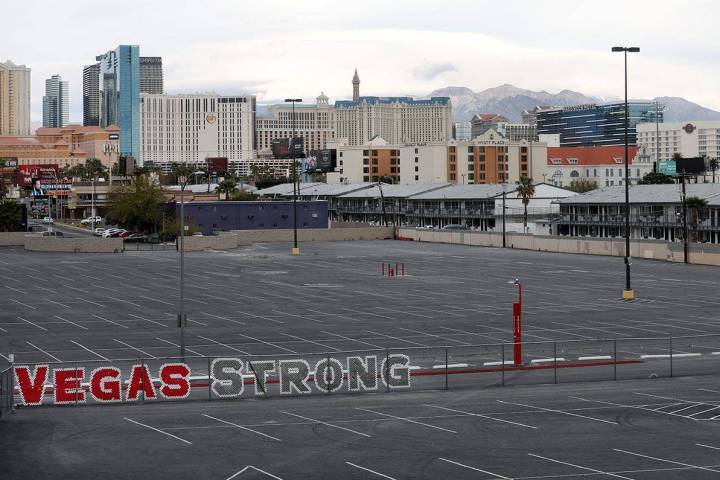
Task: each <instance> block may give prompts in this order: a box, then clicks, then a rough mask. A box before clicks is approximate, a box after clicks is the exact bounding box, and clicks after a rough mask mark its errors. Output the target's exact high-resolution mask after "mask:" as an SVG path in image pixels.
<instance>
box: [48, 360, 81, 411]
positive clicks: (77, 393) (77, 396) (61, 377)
mask: <svg viewBox="0 0 720 480" xmlns="http://www.w3.org/2000/svg"><path fill="white" fill-rule="evenodd" d="M53 376H54V377H55V378H54V381H55V404H56V405H63V404H67V403H84V402H85V390H83V388H82V385H81V383H82V380H83V378H85V368H83V367H79V368H56V369H55V370H53Z"/></svg>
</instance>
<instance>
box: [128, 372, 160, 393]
mask: <svg viewBox="0 0 720 480" xmlns="http://www.w3.org/2000/svg"><path fill="white" fill-rule="evenodd" d="M141 389H142V391H143V392H144V395H145V398H146V399H153V398H155V397H156V395H155V386H154V385H153V384H152V380H150V371H149V370H148V367H147V365H144V366H141V365H133V367H132V373H131V374H130V385H129V386H128V392H127V400H128V401H131V400H132V401H134V400H137V398H138V393H139V392H140V390H141Z"/></svg>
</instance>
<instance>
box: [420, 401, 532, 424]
mask: <svg viewBox="0 0 720 480" xmlns="http://www.w3.org/2000/svg"><path fill="white" fill-rule="evenodd" d="M423 405H425V406H426V407H432V408H439V409H441V410H447V411H448V412H455V413H462V414H463V415H470V416H473V417H480V418H485V419H488V420H495V421H496V422H502V423H510V424H512V425H518V426H520V427H525V428H533V429H537V428H538V427H535V426H532V425H525V424H524V423H518V422H511V421H510V420H503V419H501V418H495V417H490V416H488V415H481V414H479V413H471V412H465V411H463V410H455V409H454V408H448V407H441V406H440V405H430V404H429V403H424V404H423Z"/></svg>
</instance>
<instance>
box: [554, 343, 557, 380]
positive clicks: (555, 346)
mask: <svg viewBox="0 0 720 480" xmlns="http://www.w3.org/2000/svg"><path fill="white" fill-rule="evenodd" d="M553 375H554V377H555V383H556V384H557V342H553Z"/></svg>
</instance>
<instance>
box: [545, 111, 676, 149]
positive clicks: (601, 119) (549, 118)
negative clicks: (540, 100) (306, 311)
mask: <svg viewBox="0 0 720 480" xmlns="http://www.w3.org/2000/svg"><path fill="white" fill-rule="evenodd" d="M628 111H629V115H628V143H629V144H630V145H635V144H636V143H637V135H636V126H637V125H638V124H639V123H643V122H655V116H656V115H658V119H659V121H660V122H662V116H663V112H662V111H660V112H658V113H657V114H656V107H655V102H651V101H643V100H637V101H636V100H633V101H630V102H628ZM536 117H537V133H538V134H559V135H560V146H561V147H592V146H612V145H624V144H625V103H624V102H609V103H602V104H594V103H592V104H587V105H575V106H568V107H550V108H541V109H539V110H538V111H537V113H536Z"/></svg>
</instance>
